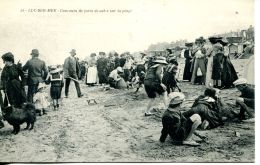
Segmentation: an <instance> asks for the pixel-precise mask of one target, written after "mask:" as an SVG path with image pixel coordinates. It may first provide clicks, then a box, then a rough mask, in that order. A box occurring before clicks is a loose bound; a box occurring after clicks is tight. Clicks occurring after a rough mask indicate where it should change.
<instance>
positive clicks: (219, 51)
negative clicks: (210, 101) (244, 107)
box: [211, 43, 224, 88]
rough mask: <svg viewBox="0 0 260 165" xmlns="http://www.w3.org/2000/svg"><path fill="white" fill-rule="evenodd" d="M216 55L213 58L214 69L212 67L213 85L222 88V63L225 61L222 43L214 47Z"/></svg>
mask: <svg viewBox="0 0 260 165" xmlns="http://www.w3.org/2000/svg"><path fill="white" fill-rule="evenodd" d="M213 49H214V51H215V55H214V56H213V67H212V76H211V78H212V79H213V85H214V87H215V88H221V87H222V81H221V80H222V79H221V76H222V70H223V69H222V61H223V56H224V53H223V46H222V45H221V44H220V43H217V44H215V45H214V46H213Z"/></svg>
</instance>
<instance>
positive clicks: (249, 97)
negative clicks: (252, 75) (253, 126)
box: [240, 86, 255, 108]
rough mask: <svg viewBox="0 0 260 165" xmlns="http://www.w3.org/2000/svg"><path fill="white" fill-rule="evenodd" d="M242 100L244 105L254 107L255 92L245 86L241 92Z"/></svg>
mask: <svg viewBox="0 0 260 165" xmlns="http://www.w3.org/2000/svg"><path fill="white" fill-rule="evenodd" d="M240 97H242V98H244V103H245V104H246V105H247V106H249V107H251V108H254V107H255V90H254V89H253V88H250V87H249V86H246V87H245V88H244V89H243V90H242V91H241V96H240Z"/></svg>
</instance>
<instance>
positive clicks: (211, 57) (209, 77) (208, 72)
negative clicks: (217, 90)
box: [205, 56, 213, 87]
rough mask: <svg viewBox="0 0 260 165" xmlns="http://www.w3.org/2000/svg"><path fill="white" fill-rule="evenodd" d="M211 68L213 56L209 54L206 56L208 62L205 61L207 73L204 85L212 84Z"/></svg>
mask: <svg viewBox="0 0 260 165" xmlns="http://www.w3.org/2000/svg"><path fill="white" fill-rule="evenodd" d="M212 68H213V56H210V57H209V58H208V63H207V73H206V82H205V85H206V86H208V87H209V86H212V85H213V79H212V78H211V77H212Z"/></svg>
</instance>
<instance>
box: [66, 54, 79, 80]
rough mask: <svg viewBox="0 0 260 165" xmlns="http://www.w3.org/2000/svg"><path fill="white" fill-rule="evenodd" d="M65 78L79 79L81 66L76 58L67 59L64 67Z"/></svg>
mask: <svg viewBox="0 0 260 165" xmlns="http://www.w3.org/2000/svg"><path fill="white" fill-rule="evenodd" d="M63 72H64V78H69V77H72V78H75V79H78V77H79V76H80V66H79V63H78V60H77V59H76V58H75V57H67V58H66V59H65V61H64V65H63Z"/></svg>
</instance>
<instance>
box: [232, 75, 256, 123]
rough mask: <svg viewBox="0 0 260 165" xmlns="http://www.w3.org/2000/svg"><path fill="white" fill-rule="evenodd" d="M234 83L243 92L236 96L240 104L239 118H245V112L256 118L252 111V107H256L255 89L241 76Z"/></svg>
mask: <svg viewBox="0 0 260 165" xmlns="http://www.w3.org/2000/svg"><path fill="white" fill-rule="evenodd" d="M233 84H234V85H235V86H236V88H237V89H238V90H239V91H240V92H241V95H240V96H239V97H237V98H236V104H237V105H239V106H240V113H239V118H240V119H241V120H245V119H246V117H245V112H246V113H247V114H248V115H249V117H250V118H254V114H253V113H252V112H250V108H252V109H254V108H255V90H254V89H253V88H250V87H249V86H247V80H246V79H245V78H240V79H238V80H236V81H235V82H234V83H233Z"/></svg>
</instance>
